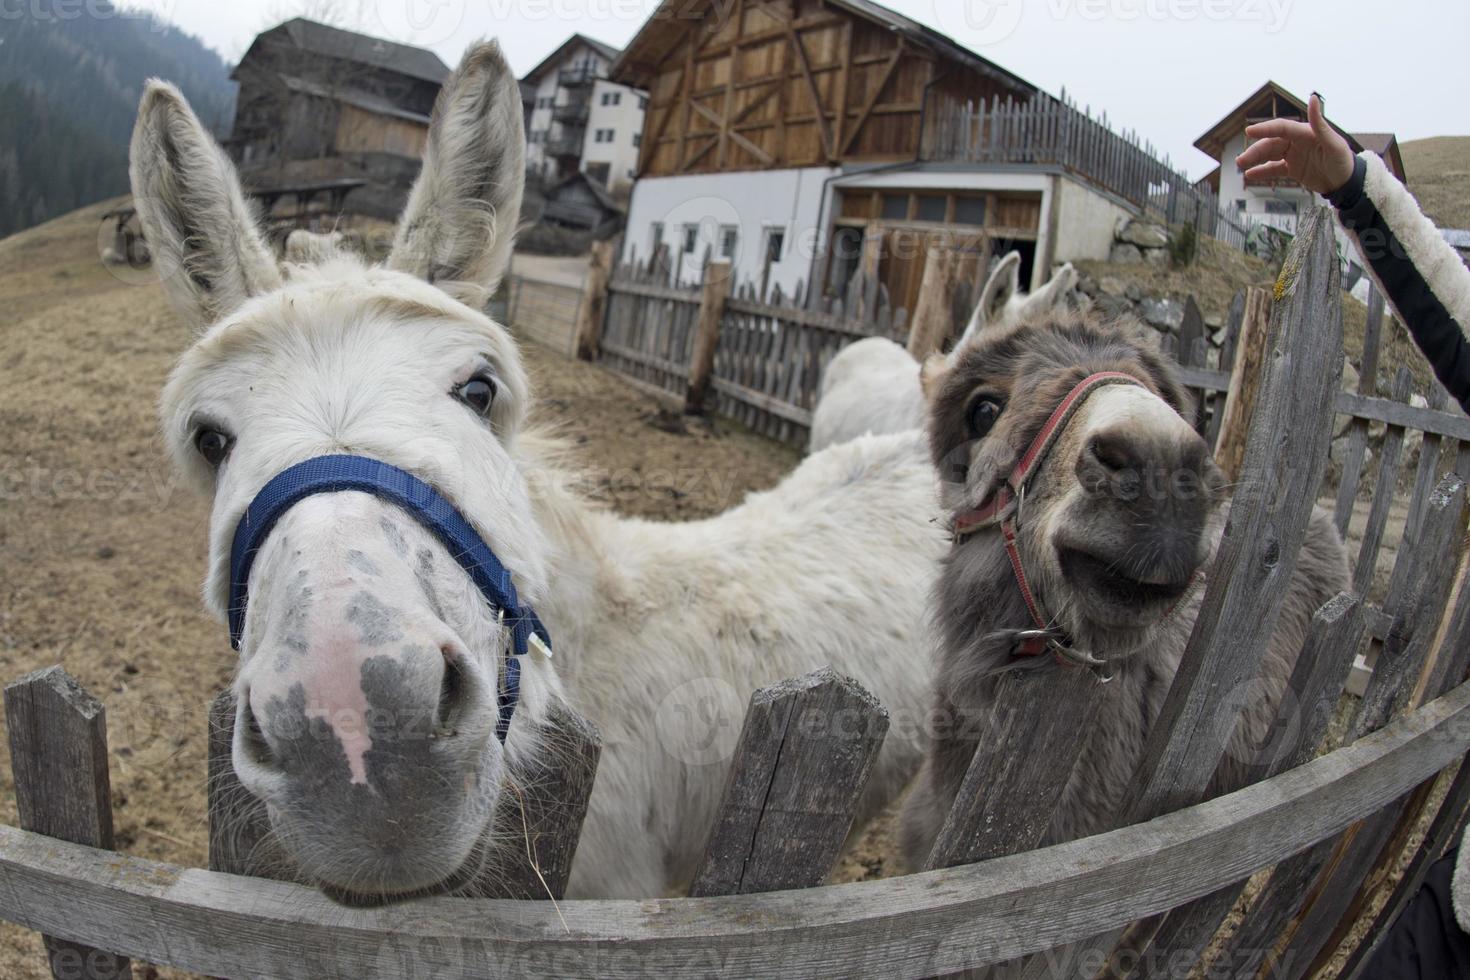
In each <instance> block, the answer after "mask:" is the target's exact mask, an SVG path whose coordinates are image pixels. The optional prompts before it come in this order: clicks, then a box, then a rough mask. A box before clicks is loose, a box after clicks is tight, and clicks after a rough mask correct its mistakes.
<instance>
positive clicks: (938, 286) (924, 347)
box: [908, 248, 964, 362]
mask: <svg viewBox="0 0 1470 980" xmlns="http://www.w3.org/2000/svg"><path fill="white" fill-rule="evenodd" d="M962 259H963V256H962V254H961V253H960V251H959V250H958V249H953V248H934V249H931V250H930V251H929V255H928V258H927V259H926V260H925V262H924V278H923V281H922V283H921V284H920V287H919V302H918V303H917V304H916V305H915V306H914V315H913V318H912V319H910V320H909V343H908V351H909V353H910V354H912V355H913V356H914V359H915V360H917V361H920V362H922V361H923V360H924V358H926V357H928V356H929V355H930V354H932V353H934V352H935V351H937V350H941V349H943V347H944V342H945V341H946V340H948V339H949V336H950V334H952V333H954V325H955V311H954V296H955V287H956V286H958V285H959V278H960V271H961V269H963V268H964V262H963V261H962Z"/></svg>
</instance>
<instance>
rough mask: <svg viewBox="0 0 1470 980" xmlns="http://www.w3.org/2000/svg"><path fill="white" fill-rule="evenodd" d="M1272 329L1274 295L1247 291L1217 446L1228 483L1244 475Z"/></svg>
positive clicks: (1258, 289)
mask: <svg viewBox="0 0 1470 980" xmlns="http://www.w3.org/2000/svg"><path fill="white" fill-rule="evenodd" d="M1270 326H1271V293H1270V291H1269V290H1267V289H1263V288H1261V287H1260V286H1250V287H1248V288H1247V289H1246V291H1245V315H1244V316H1243V317H1242V319H1241V321H1240V331H1239V334H1238V335H1237V337H1236V340H1235V363H1234V364H1233V365H1231V367H1230V388H1229V390H1228V391H1227V393H1226V395H1225V408H1224V412H1223V415H1224V420H1223V421H1222V422H1221V424H1220V441H1219V442H1218V443H1216V444H1215V462H1216V463H1218V464H1219V465H1220V469H1221V470H1222V471H1224V473H1225V478H1226V479H1227V480H1231V481H1233V480H1235V478H1236V477H1237V476H1239V475H1240V465H1241V461H1242V460H1243V459H1244V458H1245V436H1246V432H1247V431H1248V430H1249V428H1250V421H1251V414H1252V413H1253V412H1254V410H1255V407H1256V392H1257V391H1258V390H1259V388H1260V386H1261V375H1262V373H1263V370H1264V367H1265V359H1266V339H1267V335H1268V334H1269V333H1270Z"/></svg>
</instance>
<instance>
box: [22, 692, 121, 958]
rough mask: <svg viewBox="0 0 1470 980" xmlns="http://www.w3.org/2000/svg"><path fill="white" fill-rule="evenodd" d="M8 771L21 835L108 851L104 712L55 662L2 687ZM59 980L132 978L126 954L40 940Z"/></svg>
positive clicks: (109, 788)
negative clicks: (29, 833)
mask: <svg viewBox="0 0 1470 980" xmlns="http://www.w3.org/2000/svg"><path fill="white" fill-rule="evenodd" d="M5 718H6V724H7V725H8V727H9V729H10V771H11V774H12V776H13V777H14V779H15V803H16V809H17V810H19V812H20V825H21V828H22V829H24V830H31V831H35V832H36V833H38V834H45V835H46V836H47V837H56V838H59V839H61V840H66V841H71V842H72V843H74V844H86V845H88V846H90V847H98V848H102V849H103V850H109V851H110V850H112V843H113V842H112V786H111V783H110V781H109V779H108V773H107V710H106V709H105V708H104V707H103V706H102V702H100V701H98V700H97V699H96V698H94V697H92V695H90V694H88V693H87V692H86V691H84V690H83V689H82V686H81V685H80V684H78V683H77V682H76V679H75V678H73V677H72V676H71V675H70V674H68V673H67V672H66V671H65V670H63V669H62V668H61V666H60V665H57V666H55V667H47V668H46V669H44V670H38V671H34V672H32V673H30V674H27V675H26V676H24V677H22V678H21V679H20V680H18V681H16V682H15V683H13V684H10V685H8V686H7V687H6V688H5ZM41 939H42V941H43V942H44V943H45V946H46V957H47V959H48V961H49V962H50V966H51V974H52V976H55V977H57V978H58V980H59V978H67V980H75V978H83V977H84V978H87V980H114V978H118V977H131V976H132V975H133V970H132V966H131V965H130V964H129V963H128V960H127V958H126V957H123V956H117V955H115V954H113V953H106V952H103V951H102V950H99V949H94V948H92V947H91V946H84V945H82V944H81V943H73V942H68V941H67V940H65V939H57V938H56V937H54V936H44V935H43V936H42V937H41Z"/></svg>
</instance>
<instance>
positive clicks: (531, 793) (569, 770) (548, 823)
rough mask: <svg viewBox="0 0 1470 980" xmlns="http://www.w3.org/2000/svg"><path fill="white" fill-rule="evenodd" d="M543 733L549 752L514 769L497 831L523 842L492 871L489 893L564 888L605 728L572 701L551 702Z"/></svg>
mask: <svg viewBox="0 0 1470 980" xmlns="http://www.w3.org/2000/svg"><path fill="white" fill-rule="evenodd" d="M538 738H539V739H540V741H541V743H542V744H543V745H544V746H545V749H546V750H545V752H544V753H542V754H539V755H537V756H536V758H535V759H534V760H533V765H532V768H530V769H518V770H515V771H512V772H511V774H510V777H509V780H508V785H509V786H510V788H509V790H508V791H507V792H504V793H502V795H501V806H500V810H499V812H498V813H497V814H496V819H495V823H496V832H497V835H499V836H502V837H503V838H505V839H508V840H511V841H521V842H523V843H524V847H520V846H514V845H512V846H510V847H508V848H507V849H506V851H505V852H504V853H505V854H506V855H507V860H506V863H504V864H503V865H501V866H499V867H498V868H497V869H496V871H497V873H496V874H495V875H491V876H487V877H488V878H489V879H491V880H494V881H495V888H494V891H493V892H492V893H491V894H490V895H487V896H486V897H494V898H522V899H544V898H552V899H560V898H562V897H563V896H564V895H565V894H566V890H567V881H568V880H569V879H570V877H571V873H572V859H573V858H574V857H575V856H576V853H577V842H578V840H579V839H580V838H581V836H582V822H583V820H585V819H586V816H587V801H588V799H589V798H590V797H591V795H592V785H593V782H594V781H595V780H596V778H597V763H598V760H599V759H601V757H602V734H601V733H600V732H599V731H598V730H597V726H596V725H594V724H592V722H590V721H588V720H587V719H586V718H584V717H582V715H580V714H579V713H578V712H577V711H576V710H575V709H574V708H572V707H571V706H570V705H568V704H566V703H564V702H562V701H553V702H552V704H551V708H550V710H549V711H548V713H547V721H546V724H545V726H544V727H543V730H542V731H541V733H540V734H539V736H538Z"/></svg>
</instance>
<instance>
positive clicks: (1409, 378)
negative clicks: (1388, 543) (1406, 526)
mask: <svg viewBox="0 0 1470 980" xmlns="http://www.w3.org/2000/svg"><path fill="white" fill-rule="evenodd" d="M1412 384H1413V375H1411V374H1410V373H1409V369H1408V367H1407V366H1405V367H1401V368H1399V373H1398V377H1397V378H1395V379H1394V383H1393V398H1394V401H1399V402H1407V401H1408V400H1409V391H1410V388H1411V386H1412ZM1403 448H1404V430H1403V427H1401V426H1397V425H1390V426H1389V427H1388V430H1387V431H1386V432H1385V433H1384V435H1383V445H1382V447H1381V448H1380V450H1379V454H1378V455H1379V459H1378V482H1377V483H1376V484H1374V487H1373V503H1372V506H1370V507H1369V509H1368V521H1367V524H1366V525H1365V526H1364V528H1363V544H1362V547H1361V548H1359V549H1358V561H1357V564H1356V565H1355V566H1354V568H1353V591H1354V592H1357V593H1359V594H1360V595H1367V594H1368V592H1369V590H1371V589H1372V587H1373V573H1374V570H1375V569H1377V567H1378V549H1379V548H1380V547H1381V546H1382V544H1383V529H1384V528H1385V527H1387V526H1388V515H1389V512H1390V511H1391V510H1392V509H1393V499H1394V491H1395V490H1396V489H1397V488H1398V477H1399V455H1400V453H1401V452H1402V451H1403Z"/></svg>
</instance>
